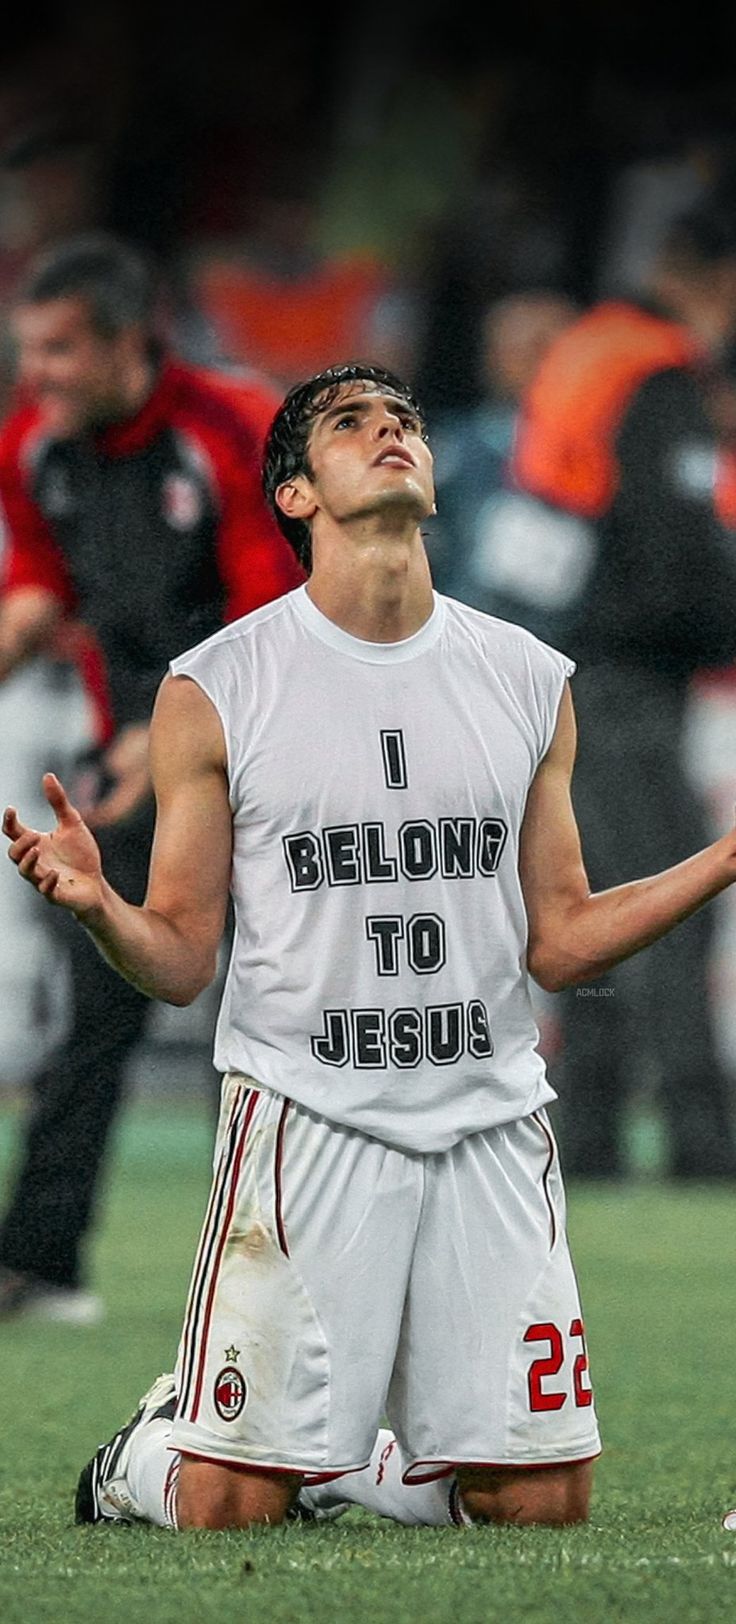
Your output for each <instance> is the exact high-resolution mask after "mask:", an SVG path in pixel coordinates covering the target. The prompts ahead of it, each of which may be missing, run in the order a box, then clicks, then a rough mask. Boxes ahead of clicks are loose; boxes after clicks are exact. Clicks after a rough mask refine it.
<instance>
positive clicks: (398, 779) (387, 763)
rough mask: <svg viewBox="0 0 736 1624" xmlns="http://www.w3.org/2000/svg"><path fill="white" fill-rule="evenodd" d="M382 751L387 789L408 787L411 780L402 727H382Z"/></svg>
mask: <svg viewBox="0 0 736 1624" xmlns="http://www.w3.org/2000/svg"><path fill="white" fill-rule="evenodd" d="M381 751H382V754H383V771H384V775H385V778H386V787H387V789H406V788H407V787H408V783H409V780H408V778H407V776H406V753H405V750H404V735H403V733H402V731H401V728H396V729H395V730H394V729H391V728H382V729H381Z"/></svg>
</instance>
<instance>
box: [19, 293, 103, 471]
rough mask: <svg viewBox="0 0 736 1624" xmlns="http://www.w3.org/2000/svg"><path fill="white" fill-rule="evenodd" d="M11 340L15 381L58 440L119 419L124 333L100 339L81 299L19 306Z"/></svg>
mask: <svg viewBox="0 0 736 1624" xmlns="http://www.w3.org/2000/svg"><path fill="white" fill-rule="evenodd" d="M13 336H14V338H15V342H16V346H17V355H18V379H19V382H20V383H21V384H22V386H23V387H24V389H25V390H26V391H28V392H29V393H30V395H31V396H32V398H33V399H34V401H35V402H36V403H37V405H38V406H39V407H40V409H41V411H42V413H43V417H44V421H45V423H46V425H47V427H48V429H49V432H50V433H51V434H52V435H54V436H55V437H56V438H58V439H69V438H72V437H74V436H75V435H78V434H82V433H84V432H85V430H88V429H91V428H94V427H95V426H98V425H103V424H105V423H108V422H111V421H113V420H114V419H115V418H116V417H118V416H120V415H121V413H122V412H123V410H124V397H123V393H122V367H123V355H124V349H125V335H124V334H121V335H119V336H118V337H116V338H102V337H100V334H99V333H97V332H95V329H94V327H93V325H92V323H91V321H90V316H89V311H88V308H87V304H86V301H85V300H84V299H83V298H81V297H78V296H74V297H69V298H63V299H50V300H49V301H48V302H47V303H46V304H26V305H20V306H19V307H18V309H17V310H16V311H15V312H14V316H13Z"/></svg>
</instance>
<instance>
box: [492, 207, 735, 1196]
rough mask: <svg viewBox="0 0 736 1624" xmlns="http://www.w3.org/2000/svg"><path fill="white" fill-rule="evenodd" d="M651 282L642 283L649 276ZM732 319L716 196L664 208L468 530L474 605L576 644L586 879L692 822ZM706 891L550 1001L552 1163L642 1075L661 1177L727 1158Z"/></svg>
mask: <svg viewBox="0 0 736 1624" xmlns="http://www.w3.org/2000/svg"><path fill="white" fill-rule="evenodd" d="M649 295H650V296H649ZM735 329H736V200H733V199H730V200H729V199H728V198H725V199H724V198H723V197H717V196H715V195H714V196H711V197H710V198H709V199H708V200H707V202H705V203H703V204H701V205H700V206H699V207H698V208H697V209H696V210H692V211H690V212H689V213H688V214H683V215H682V216H681V217H680V218H679V219H678V220H677V221H675V222H674V223H673V225H672V227H671V229H670V232H669V235H668V237H667V239H666V241H665V243H664V245H663V248H662V250H661V253H660V257H659V260H658V262H657V264H656V267H655V269H654V272H653V275H652V279H651V285H650V288H649V289H648V296H647V299H646V300H644V299H639V298H636V299H635V298H633V297H626V298H620V299H608V300H606V301H603V302H600V303H598V304H596V305H594V306H593V307H592V308H590V309H588V310H587V311H586V312H585V313H584V314H583V315H582V316H580V317H579V318H578V320H577V321H575V322H574V323H573V324H572V325H571V326H570V327H568V328H567V329H566V330H565V332H564V333H563V334H562V335H561V336H560V337H559V338H558V339H557V340H556V341H555V342H554V343H553V344H552V346H551V347H550V349H549V350H548V352H547V354H546V356H545V358H544V359H543V361H542V363H541V365H540V367H539V370H538V372H537V373H536V375H535V378H534V380H533V382H532V384H531V387H530V389H529V391H528V394H527V396H526V399H525V402H524V404H523V408H522V411H521V413H520V417H519V421H518V424H517V432H516V440H515V446H514V450H513V453H512V458H511V462H510V467H509V471H508V489H507V491H506V492H505V494H504V498H503V500H502V501H501V502H499V503H497V504H496V507H495V511H494V519H493V526H492V533H488V534H486V535H485V536H484V538H483V556H482V558H481V559H480V560H476V576H478V575H480V576H481V577H482V579H483V582H484V586H485V598H484V607H485V608H487V609H490V610H491V611H492V612H493V613H495V614H498V615H500V616H501V617H502V618H507V619H510V620H514V621H517V622H520V623H521V624H523V625H525V626H527V627H528V628H529V629H530V630H532V631H533V632H535V633H536V635H537V636H539V637H541V638H543V639H544V640H545V641H547V642H549V643H552V644H554V646H555V647H559V648H564V649H565V650H566V651H567V653H568V654H569V655H570V656H571V657H572V658H573V659H575V660H576V661H577V666H578V671H577V675H576V677H575V679H574V689H575V697H576V704H577V712H578V718H579V725H580V746H579V755H578V762H577V767H576V772H575V778H574V783H573V799H574V802H575V808H576V812H577V816H578V819H579V823H580V828H581V833H582V838H583V847H584V852H585V857H586V863H587V866H588V869H589V873H590V881H591V885H592V886H593V888H594V889H595V890H598V889H604V888H607V887H610V886H615V885H617V884H619V883H620V882H621V881H622V880H623V879H624V877H625V876H629V875H631V873H632V872H634V873H638V874H647V873H650V872H652V865H653V866H654V867H655V868H656V867H660V866H665V865H668V864H672V863H677V862H678V861H680V859H682V858H684V857H685V856H686V855H687V853H688V852H691V851H693V850H695V849H698V848H700V847H703V846H705V845H706V844H707V842H708V839H709V838H711V835H710V832H709V829H708V815H707V812H706V808H705V806H704V804H701V801H700V799H699V796H698V792H697V790H696V789H695V787H694V785H693V784H692V782H691V781H690V779H689V777H688V774H687V771H686V766H685V762H684V752H683V744H684V727H685V721H686V709H687V704H688V699H689V695H690V691H691V684H692V681H693V679H694V678H695V677H696V675H697V674H700V673H702V672H704V671H709V670H712V669H720V668H725V667H727V666H730V665H731V663H732V662H733V661H734V660H736V550H734V547H733V541H732V540H730V539H729V536H728V534H727V531H726V529H725V527H724V524H723V507H724V503H725V501H726V496H725V494H724V492H725V486H724V483H723V462H722V458H721V456H720V454H719V450H718V437H717V431H716V426H715V423H714V419H713V416H712V414H711V413H710V411H709V398H710V382H711V379H712V375H713V369H714V367H716V366H717V362H718V358H719V354H720V353H721V352H722V351H723V350H725V348H726V346H727V344H728V342H729V340H730V338H731V335H732V334H733V332H734V330H735ZM714 924H715V916H714V914H713V911H712V910H710V911H709V910H705V911H703V912H701V913H700V914H698V916H697V917H696V918H693V919H691V920H689V921H688V923H687V924H686V925H685V926H684V927H683V929H682V930H681V931H678V932H676V933H675V935H673V936H671V937H669V938H668V939H667V940H666V941H661V942H659V943H658V944H656V945H655V946H654V947H653V948H652V951H651V953H649V954H647V955H645V956H644V957H643V958H642V959H641V960H639V961H637V963H636V964H635V965H633V964H632V965H625V966H622V967H621V968H620V969H619V970H616V971H615V972H611V973H609V974H606V975H603V976H601V978H600V981H599V982H598V983H596V984H595V985H593V986H591V987H587V988H585V989H582V991H581V989H579V988H578V989H571V990H570V992H569V993H564V994H562V995H561V996H560V998H559V1000H558V1003H557V1010H556V1014H557V1017H558V1023H559V1024H558V1039H559V1042H558V1056H557V1059H556V1060H553V1061H552V1064H551V1074H553V1075H554V1078H555V1087H556V1088H557V1090H558V1094H559V1106H558V1118H557V1121H558V1127H559V1131H560V1138H561V1144H562V1151H563V1158H564V1163H565V1166H566V1170H567V1173H568V1175H570V1176H580V1177H618V1176H620V1175H621V1174H622V1173H625V1172H626V1171H627V1168H628V1162H629V1157H628V1154H627V1137H626V1133H627V1121H628V1108H629V1106H630V1104H631V1101H632V1098H633V1095H634V1093H635V1091H636V1090H637V1088H638V1087H639V1086H640V1085H641V1086H644V1084H645V1079H646V1080H647V1086H649V1087H650V1088H652V1086H653V1088H654V1092H655V1095H656V1097H657V1099H658V1102H659V1105H660V1107H661V1112H662V1118H663V1123H664V1124H666V1135H665V1138H666V1150H665V1153H664V1158H665V1170H666V1172H667V1173H668V1174H669V1175H670V1176H672V1177H674V1178H711V1177H724V1176H725V1177H736V1144H735V1134H734V1118H733V1104H732V1096H731V1083H730V1079H729V1077H728V1075H727V1073H726V1071H725V1069H724V1062H723V1059H722V1058H721V1055H720V1053H719V1045H718V1042H717V1039H716V1034H715V1028H714V1012H713V1009H712V1007H711V992H710V986H709V969H710V965H711V962H712V943H713V928H714Z"/></svg>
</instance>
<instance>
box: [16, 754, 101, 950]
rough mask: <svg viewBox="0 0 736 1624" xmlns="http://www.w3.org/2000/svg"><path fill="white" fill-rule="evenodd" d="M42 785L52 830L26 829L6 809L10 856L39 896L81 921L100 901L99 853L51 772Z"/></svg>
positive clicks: (82, 820) (93, 839)
mask: <svg viewBox="0 0 736 1624" xmlns="http://www.w3.org/2000/svg"><path fill="white" fill-rule="evenodd" d="M42 783H43V792H44V795H45V796H46V799H47V801H48V803H49V806H50V807H51V810H52V812H53V813H54V814H55V816H56V828H55V829H52V830H51V831H50V832H49V833H46V834H43V833H41V832H40V831H39V830H38V829H29V828H28V827H27V826H26V825H25V824H23V823H21V821H20V818H19V817H18V814H17V812H16V810H15V807H13V806H8V807H6V809H5V814H4V817H3V834H4V835H6V836H7V838H8V840H9V841H10V846H9V848H8V856H9V858H10V860H11V862H12V863H15V865H16V867H17V869H18V872H19V874H21V875H22V876H23V879H24V880H28V881H29V882H30V884H31V885H33V886H35V888H36V890H37V891H39V892H40V893H41V896H44V897H46V898H47V899H48V901H49V902H54V903H56V904H57V905H58V906H60V907H62V908H69V909H71V911H72V913H75V914H77V915H78V916H79V917H80V918H82V917H83V916H84V915H85V914H86V913H89V912H90V911H91V910H92V909H93V908H95V907H97V906H98V904H99V902H100V897H101V887H102V864H101V860H100V850H99V847H98V845H97V841H96V840H95V838H94V835H93V834H91V833H90V830H89V829H88V828H87V825H86V823H85V822H84V819H83V818H82V817H81V816H80V814H79V812H78V811H77V810H76V808H75V807H73V806H72V804H71V802H70V800H69V798H68V796H67V793H66V790H65V789H64V787H63V785H62V784H61V783H60V782H59V779H58V778H57V777H56V775H55V773H45V774H44V777H43V780H42Z"/></svg>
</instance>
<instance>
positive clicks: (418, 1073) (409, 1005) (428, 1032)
mask: <svg viewBox="0 0 736 1624" xmlns="http://www.w3.org/2000/svg"><path fill="white" fill-rule="evenodd" d="M574 669H575V668H574V665H573V662H572V661H571V660H569V659H567V658H566V657H565V656H564V655H562V654H560V653H558V652H557V651H556V650H554V649H552V648H549V647H548V646H547V645H546V644H545V643H541V642H540V641H539V640H538V639H537V638H535V637H533V636H532V635H531V634H530V633H529V632H527V631H525V630H523V629H522V628H521V627H519V626H515V625H512V624H510V623H509V622H506V621H502V620H496V619H493V618H492V617H491V616H489V615H484V614H481V613H479V612H478V611H477V610H474V609H470V608H468V607H466V606H465V605H464V604H460V603H457V602H455V601H454V600H453V599H451V598H443V597H441V596H439V595H435V600H434V609H433V613H432V615H431V616H430V619H429V620H428V621H427V622H426V623H425V625H424V626H422V628H421V630H420V631H418V632H417V633H416V634H415V635H414V636H413V637H409V638H407V639H405V640H404V641H402V642H400V643H367V642H364V641H362V640H361V639H358V638H355V637H352V636H350V634H349V633H347V632H345V631H342V630H341V629H340V628H339V627H338V626H336V625H335V624H334V623H333V622H332V621H330V620H328V619H327V618H326V617H325V616H324V615H323V614H322V613H321V612H320V611H319V610H318V609H317V608H316V606H315V605H314V604H313V603H312V601H311V599H310V598H309V596H308V594H307V591H306V588H305V587H303V586H302V587H298V588H297V590H296V591H295V592H290V593H288V594H287V595H286V596H284V597H282V598H279V599H277V600H276V601H275V602H273V603H270V604H267V605H265V606H264V607H263V608H261V609H257V610H255V611H254V613H252V614H249V615H246V616H245V617H244V618H243V619H242V620H239V621H235V622H234V623H233V624H231V625H229V626H227V627H225V628H224V629H223V630H222V631H220V632H217V633H216V634H215V636H214V637H210V638H208V639H207V640H206V641H205V642H203V643H200V644H199V645H198V647H196V648H194V649H191V650H189V651H188V652H187V653H185V654H183V655H181V656H179V658H178V659H175V660H173V661H172V662H171V666H170V670H171V671H172V672H173V673H174V674H176V675H184V676H188V677H191V678H193V679H194V681H195V682H197V683H198V684H199V686H200V687H201V688H202V689H203V691H204V692H205V693H206V694H207V695H208V697H209V698H210V700H211V701H212V703H213V705H214V706H215V708H216V710H217V711H218V714H219V716H220V718H221V721H222V726H223V730H224V735H225V741H226V748H227V760H228V778H229V786H230V803H231V806H232V813H233V831H234V852H233V869H232V882H231V886H232V896H233V905H234V916H235V934H234V942H233V949H232V956H231V960H230V965H229V969H228V974H227V980H226V984H225V989H224V993H223V998H222V1003H221V1007H220V1013H219V1018H218V1023H217V1031H216V1037H215V1052H214V1064H215V1067H216V1068H217V1069H218V1070H219V1071H223V1072H224V1071H239V1072H244V1073H245V1074H246V1075H248V1076H251V1077H253V1078H254V1079H255V1080H256V1081H257V1082H260V1083H261V1084H263V1085H264V1086H265V1087H267V1088H269V1089H272V1090H274V1091H275V1092H276V1093H278V1094H282V1095H285V1096H286V1097H288V1098H290V1099H294V1100H297V1101H298V1102H299V1103H300V1104H301V1105H303V1106H305V1107H306V1108H307V1109H308V1110H311V1111H314V1112H316V1113H317V1114H318V1115H320V1116H322V1117H326V1118H328V1120H330V1121H332V1122H335V1123H342V1124H345V1125H347V1126H349V1127H352V1128H356V1129H358V1130H359V1131H360V1132H362V1133H365V1134H368V1135H371V1136H373V1137H375V1138H378V1139H381V1140H384V1141H385V1142H386V1143H387V1144H391V1145H395V1146H398V1147H400V1148H402V1149H405V1150H409V1151H420V1152H424V1151H440V1150H444V1149H446V1148H447V1147H448V1146H450V1145H452V1144H454V1143H455V1142H456V1141H457V1140H459V1139H461V1138H463V1137H464V1136H465V1135H467V1134H472V1133H477V1132H478V1131H480V1130H481V1129H485V1128H488V1127H492V1126H494V1125H497V1124H500V1123H503V1122H509V1121H512V1120H514V1119H516V1118H518V1117H522V1116H526V1115H528V1114H529V1113H530V1112H532V1111H534V1110H536V1109H537V1107H539V1106H540V1105H543V1104H544V1103H545V1102H546V1101H548V1100H550V1099H553V1098H554V1097H555V1096H554V1091H553V1089H552V1088H551V1086H550V1084H549V1082H548V1081H547V1078H546V1075H545V1067H544V1062H543V1060H542V1057H541V1056H540V1054H539V1052H538V1049H537V1044H538V1041H539V1033H538V1030H537V1026H536V1022H535V1018H534V1013H533V1007H532V1003H531V998H530V988H529V980H528V975H527V971H526V965H525V951H526V941H527V920H526V912H525V908H524V899H523V896H522V891H521V885H520V881H519V872H518V851H519V833H520V829H521V823H522V818H523V816H524V808H525V804H526V798H527V793H528V790H529V786H530V784H531V782H532V779H533V777H534V774H535V772H536V769H537V767H538V765H539V762H540V761H541V759H542V757H543V756H544V755H545V753H546V751H547V749H548V747H549V745H550V742H551V739H552V735H553V733H554V728H555V723H556V719H557V712H558V708H559V703H560V699H561V696H562V691H563V687H564V683H565V679H566V677H568V676H569V675H570V674H571V673H572V672H573V670H574Z"/></svg>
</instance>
